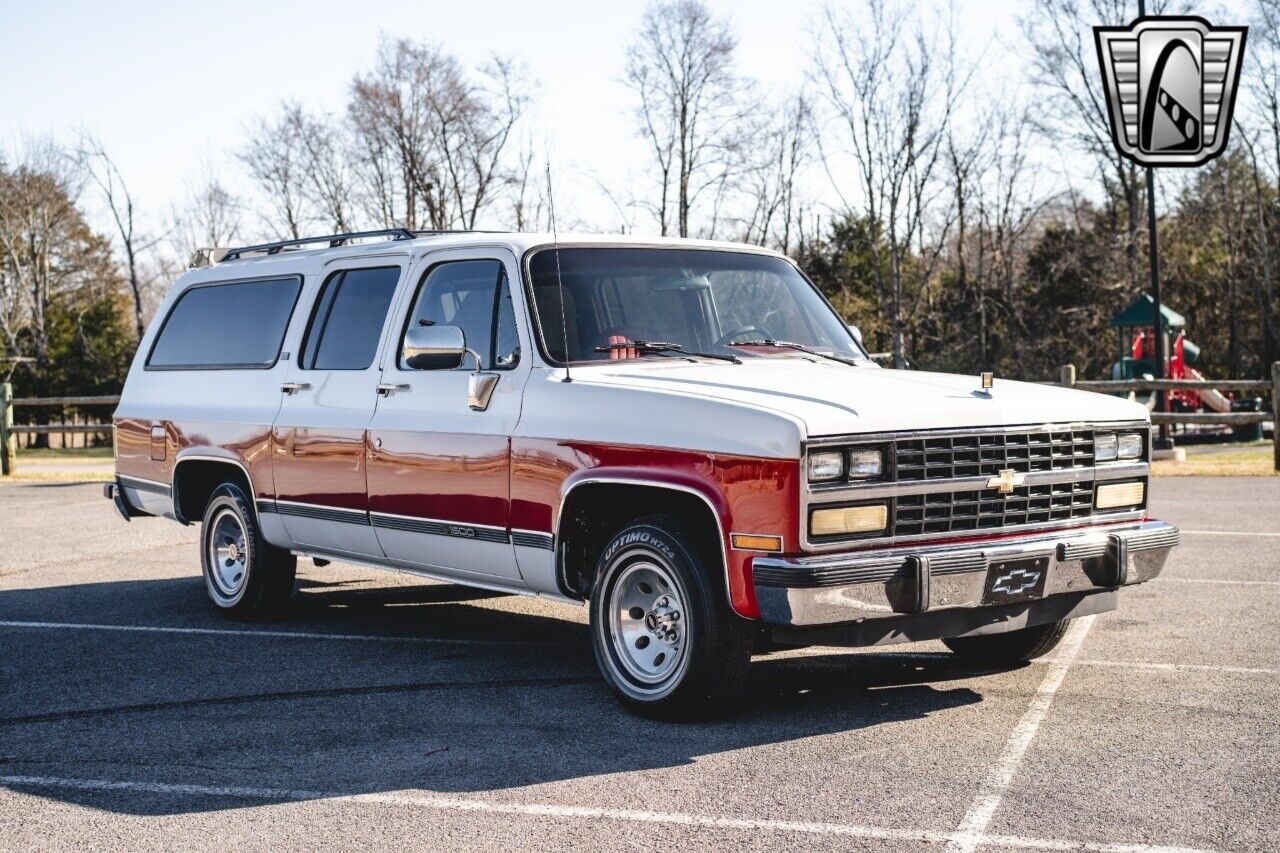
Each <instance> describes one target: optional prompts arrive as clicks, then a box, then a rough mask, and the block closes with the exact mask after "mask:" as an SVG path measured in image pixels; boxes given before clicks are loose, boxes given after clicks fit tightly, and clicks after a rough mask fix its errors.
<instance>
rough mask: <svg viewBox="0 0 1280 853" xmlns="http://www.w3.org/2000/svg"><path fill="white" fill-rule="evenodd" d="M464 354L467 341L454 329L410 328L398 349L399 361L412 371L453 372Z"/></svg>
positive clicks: (460, 363) (435, 327) (458, 330)
mask: <svg viewBox="0 0 1280 853" xmlns="http://www.w3.org/2000/svg"><path fill="white" fill-rule="evenodd" d="M466 355H467V338H466V336H465V335H464V334H463V333H462V329H460V328H458V327H457V326H411V327H410V328H409V330H408V331H407V332H405V333H404V344H403V345H402V346H401V348H400V361H401V362H403V363H404V366H405V367H408V368H410V369H412V370H455V369H457V368H459V367H461V366H462V360H463V359H464V358H466Z"/></svg>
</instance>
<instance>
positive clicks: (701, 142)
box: [624, 0, 746, 237]
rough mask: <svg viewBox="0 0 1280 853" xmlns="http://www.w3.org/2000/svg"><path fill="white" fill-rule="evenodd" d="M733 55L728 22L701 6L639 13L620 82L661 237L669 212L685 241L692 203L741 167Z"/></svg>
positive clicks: (738, 86)
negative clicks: (653, 193) (652, 184)
mask: <svg viewBox="0 0 1280 853" xmlns="http://www.w3.org/2000/svg"><path fill="white" fill-rule="evenodd" d="M736 47H737V39H736V38H735V37H734V35H733V33H732V31H731V29H730V26H729V23H728V21H726V20H725V19H722V18H719V17H717V16H715V15H714V14H713V13H712V12H711V10H710V8H708V7H707V5H706V4H705V3H704V2H702V0H664V2H658V3H655V4H654V5H652V6H650V7H649V9H648V10H647V11H646V12H645V14H644V18H643V20H642V21H641V24H640V30H639V32H638V33H637V34H636V36H635V38H634V40H633V41H632V42H631V45H630V46H629V47H628V48H627V64H626V72H625V75H624V80H625V82H626V84H627V85H628V86H629V87H630V88H631V89H632V91H634V92H635V93H636V95H637V97H638V98H639V104H638V106H637V108H636V119H637V121H638V124H639V127H640V131H641V134H642V135H643V136H644V138H645V140H646V142H647V143H648V145H649V147H650V148H651V149H652V153H653V157H654V163H655V166H656V170H657V183H658V200H657V201H656V202H652V203H651V204H650V205H649V207H650V210H651V211H652V213H653V215H654V217H655V218H656V219H657V221H658V226H659V228H660V230H661V232H662V234H663V235H664V236H665V235H666V234H667V233H668V232H669V230H670V227H671V225H672V222H671V220H672V212H673V211H672V207H673V206H674V218H675V228H676V233H677V234H678V235H679V236H681V237H688V236H689V235H690V233H691V225H690V222H691V214H692V212H693V209H694V206H695V205H696V204H697V202H698V199H699V197H700V196H702V195H703V194H705V193H709V194H710V195H711V196H713V197H714V196H717V195H718V194H721V193H723V191H724V183H725V181H726V180H727V179H728V178H729V177H731V176H732V174H733V172H734V171H735V169H737V168H740V166H741V163H740V161H739V162H735V161H736V155H737V154H738V153H739V151H740V147H739V143H740V142H741V140H740V136H739V133H740V129H741V128H740V125H741V120H742V116H743V106H742V94H743V91H744V88H745V86H746V82H745V81H744V80H743V78H741V77H739V76H738V75H737V73H736V72H735V69H734V50H735V49H736ZM673 196H674V199H673ZM713 221H714V220H713Z"/></svg>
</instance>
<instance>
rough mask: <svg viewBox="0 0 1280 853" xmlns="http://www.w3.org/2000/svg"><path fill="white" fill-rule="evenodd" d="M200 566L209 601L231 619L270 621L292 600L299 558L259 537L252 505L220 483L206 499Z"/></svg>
mask: <svg viewBox="0 0 1280 853" xmlns="http://www.w3.org/2000/svg"><path fill="white" fill-rule="evenodd" d="M200 561H201V564H202V567H203V569H204V580H205V586H206V587H207V588H208V590H209V598H210V600H212V601H213V603H214V606H216V607H217V608H218V610H219V611H221V612H222V613H223V614H225V615H227V616H230V617H232V618H238V619H253V618H265V617H268V616H273V615H275V614H277V613H278V612H280V611H281V610H283V609H284V607H285V605H286V604H288V602H289V597H290V596H291V595H292V594H293V580H294V575H295V574H296V572H297V566H298V558H297V557H295V556H294V555H293V554H291V553H289V552H288V551H285V550H283V549H281V548H277V547H275V546H274V545H272V544H271V543H269V542H267V540H266V539H264V538H263V537H262V531H261V529H260V528H259V527H258V518H257V516H256V515H254V512H253V509H252V504H251V503H250V501H249V498H248V497H247V496H246V495H245V493H244V491H243V490H242V489H241V488H240V486H238V485H237V484H235V483H223V484H222V485H221V486H219V487H218V488H217V489H215V490H214V492H213V495H212V496H211V497H210V498H209V504H208V506H206V507H205V511H204V524H203V526H202V528H201V531H200Z"/></svg>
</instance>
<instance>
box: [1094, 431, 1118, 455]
mask: <svg viewBox="0 0 1280 853" xmlns="http://www.w3.org/2000/svg"><path fill="white" fill-rule="evenodd" d="M1115 458H1116V434H1115V433H1114V432H1098V433H1094V435H1093V461H1094V462H1110V461H1112V460H1113V459H1115Z"/></svg>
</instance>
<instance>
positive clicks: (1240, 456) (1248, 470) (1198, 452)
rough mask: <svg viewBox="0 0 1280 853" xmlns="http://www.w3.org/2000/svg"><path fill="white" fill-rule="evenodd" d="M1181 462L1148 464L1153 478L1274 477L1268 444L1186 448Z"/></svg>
mask: <svg viewBox="0 0 1280 853" xmlns="http://www.w3.org/2000/svg"><path fill="white" fill-rule="evenodd" d="M1186 451H1187V459H1186V461H1185V462H1175V461H1174V460H1172V459H1159V460H1156V461H1155V462H1153V463H1151V473H1152V474H1153V475H1154V476H1156V477H1274V476H1277V472H1276V470H1275V461H1274V458H1273V456H1272V453H1273V451H1272V448H1271V442H1269V441H1267V442H1262V443H1257V444H1216V445H1203V446H1194V447H1187V448H1186Z"/></svg>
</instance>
